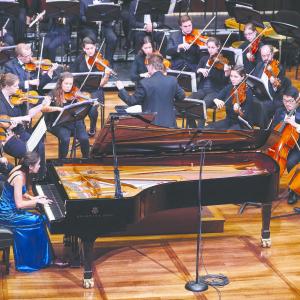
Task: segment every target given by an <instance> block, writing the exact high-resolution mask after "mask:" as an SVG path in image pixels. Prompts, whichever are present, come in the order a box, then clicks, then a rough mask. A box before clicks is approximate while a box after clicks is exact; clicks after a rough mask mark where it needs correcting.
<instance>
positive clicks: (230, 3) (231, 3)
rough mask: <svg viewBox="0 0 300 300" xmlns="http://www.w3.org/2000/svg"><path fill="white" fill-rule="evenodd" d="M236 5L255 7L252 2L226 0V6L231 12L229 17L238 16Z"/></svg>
mask: <svg viewBox="0 0 300 300" xmlns="http://www.w3.org/2000/svg"><path fill="white" fill-rule="evenodd" d="M236 6H245V7H250V8H253V5H252V4H250V3H245V2H237V1H236V0H225V7H226V10H227V12H228V14H229V17H233V18H235V17H236V15H235V8H236Z"/></svg>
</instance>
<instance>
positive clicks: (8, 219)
mask: <svg viewBox="0 0 300 300" xmlns="http://www.w3.org/2000/svg"><path fill="white" fill-rule="evenodd" d="M39 167H40V158H39V155H38V154H37V153H36V152H27V153H26V154H25V156H24V157H23V159H22V160H21V164H20V165H18V166H16V167H15V168H14V169H13V170H12V171H11V172H10V175H9V177H8V179H7V181H6V182H5V184H4V188H3V191H2V195H1V198H0V225H3V226H5V227H8V228H10V229H11V230H12V231H13V232H14V245H13V250H14V259H15V267H16V270H18V271H22V272H32V271H37V270H39V269H41V268H45V267H47V266H49V265H50V264H51V262H52V258H53V253H52V247H51V244H50V241H49V238H48V235H47V231H46V229H45V224H44V217H43V216H42V215H38V214H35V213H32V212H29V211H28V210H27V209H32V208H35V206H36V205H37V204H38V203H39V204H49V203H50V200H49V199H47V198H45V197H44V196H35V197H33V196H31V195H29V194H28V193H27V192H26V191H27V189H28V182H29V176H30V175H31V174H34V173H37V172H38V170H39Z"/></svg>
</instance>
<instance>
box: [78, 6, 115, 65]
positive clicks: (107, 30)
mask: <svg viewBox="0 0 300 300" xmlns="http://www.w3.org/2000/svg"><path fill="white" fill-rule="evenodd" d="M101 2H102V3H107V2H116V1H113V0H100V1H93V0H80V22H81V26H80V32H79V36H80V38H81V39H82V38H85V37H90V38H91V39H92V40H93V41H96V40H97V36H98V34H97V32H98V27H97V24H96V23H95V22H94V24H93V23H92V22H88V21H89V20H87V18H86V15H85V14H86V10H87V7H88V5H89V4H99V3H100V4H101ZM99 20H100V16H99ZM101 34H103V38H104V40H105V44H106V47H105V58H106V59H107V60H108V61H109V63H110V65H111V66H113V64H114V61H113V57H114V54H115V51H116V48H117V43H118V38H117V35H116V33H115V31H114V26H113V21H103V22H102V23H101Z"/></svg>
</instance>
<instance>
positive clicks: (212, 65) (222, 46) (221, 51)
mask: <svg viewBox="0 0 300 300" xmlns="http://www.w3.org/2000/svg"><path fill="white" fill-rule="evenodd" d="M231 34H232V31H231V32H230V33H229V34H228V36H227V38H226V40H225V42H224V44H223V46H222V48H221V49H220V51H219V53H218V54H217V56H216V58H215V60H214V62H213V63H212V65H211V66H210V68H209V69H208V72H207V74H209V72H210V71H211V69H212V68H213V66H214V65H215V63H216V61H217V59H218V58H219V56H220V54H221V52H222V50H223V49H224V47H225V45H226V43H227V41H228V40H229V38H230V36H231Z"/></svg>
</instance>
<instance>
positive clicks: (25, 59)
mask: <svg viewBox="0 0 300 300" xmlns="http://www.w3.org/2000/svg"><path fill="white" fill-rule="evenodd" d="M15 52H16V57H15V58H13V59H11V60H10V61H8V62H7V63H5V64H4V71H5V73H12V74H15V75H17V76H18V78H19V82H20V88H21V89H22V90H26V89H28V88H29V87H34V88H36V87H37V86H38V87H39V88H43V86H45V85H46V84H47V83H49V82H50V81H51V80H52V77H53V72H54V70H55V69H56V68H57V65H56V64H53V65H52V67H51V68H50V69H49V70H48V71H47V72H45V73H42V72H41V75H40V78H37V74H38V70H37V69H38V68H36V70H35V71H33V72H31V71H28V70H27V69H26V64H29V63H31V62H32V51H31V46H30V45H29V44H24V43H20V44H18V45H17V46H16V49H15Z"/></svg>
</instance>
